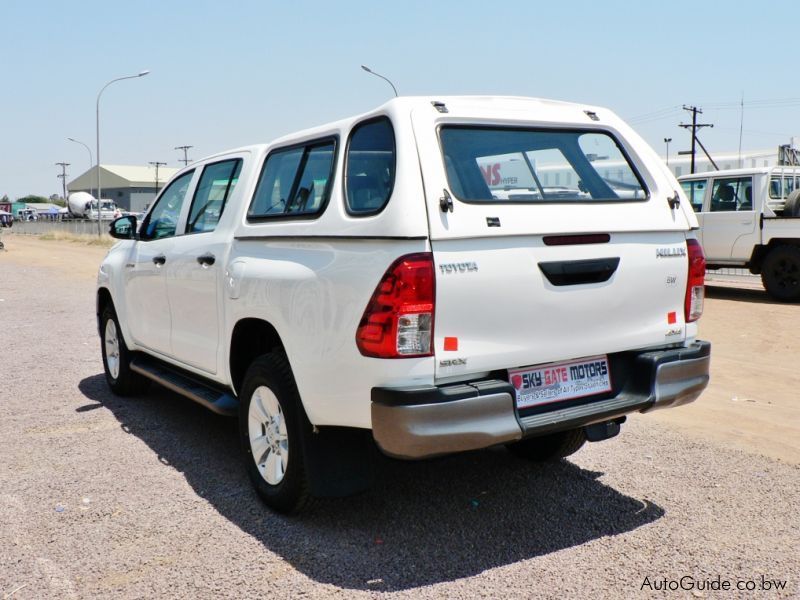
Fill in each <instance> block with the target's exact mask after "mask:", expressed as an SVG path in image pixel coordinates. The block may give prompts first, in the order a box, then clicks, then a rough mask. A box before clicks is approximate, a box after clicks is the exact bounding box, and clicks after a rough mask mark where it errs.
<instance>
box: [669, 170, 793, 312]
mask: <svg viewBox="0 0 800 600" xmlns="http://www.w3.org/2000/svg"><path fill="white" fill-rule="evenodd" d="M680 183H681V187H682V188H683V191H684V192H685V194H686V196H687V197H688V198H689V201H690V202H691V204H692V206H693V207H694V210H695V212H696V213H697V219H698V222H699V223H700V226H701V232H700V238H701V240H702V243H703V248H704V249H705V254H706V261H707V265H706V266H707V268H708V269H720V268H723V267H741V268H746V269H749V270H750V272H751V273H754V274H761V280H762V282H763V284H764V288H765V289H766V290H767V292H768V293H769V294H770V295H771V296H772V297H774V298H776V299H778V300H782V301H785V302H800V167H772V168H768V167H764V168H754V169H732V170H725V171H709V172H706V173H695V174H694V175H685V176H683V177H681V178H680Z"/></svg>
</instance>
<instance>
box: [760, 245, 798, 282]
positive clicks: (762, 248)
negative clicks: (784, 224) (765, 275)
mask: <svg viewBox="0 0 800 600" xmlns="http://www.w3.org/2000/svg"><path fill="white" fill-rule="evenodd" d="M779 246H800V238H772V239H771V240H770V241H769V243H767V244H759V245H758V246H755V247H754V248H753V253H752V254H751V255H750V261H749V262H748V268H749V269H750V272H751V273H753V274H754V275H759V274H760V273H761V266H762V265H763V264H764V259H765V258H766V257H767V254H769V253H770V252H771V251H772V250H773V249H775V248H778V247H779Z"/></svg>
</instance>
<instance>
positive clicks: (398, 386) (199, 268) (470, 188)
mask: <svg viewBox="0 0 800 600" xmlns="http://www.w3.org/2000/svg"><path fill="white" fill-rule="evenodd" d="M514 161H517V162H519V163H520V164H523V165H525V171H524V172H525V173H527V175H526V176H525V177H523V179H526V181H517V183H516V185H518V186H519V188H520V190H521V191H520V193H519V194H515V193H514V190H513V189H510V190H509V189H505V190H504V192H506V193H504V194H499V193H497V191H493V189H492V188H491V186H490V178H492V177H494V176H496V175H498V174H499V175H500V176H502V173H500V172H499V171H500V170H502V169H501V167H497V168H495V167H491V169H488V168H487V165H492V164H508V163H511V162H514ZM490 171H491V172H490ZM521 173H522V170H520V169H518V170H517V174H518V175H519V176H520V177H521V175H520V174H521ZM545 177H549V178H550V180H549V183H548V182H543V178H545ZM505 179H506V183H507V184H508V186H511V187H512V188H513V187H514V184H513V182H512V178H511V177H505ZM508 186H506V187H508ZM676 190H679V186H678V183H677V181H676V180H675V179H674V177H673V176H672V175H671V174H670V173H669V172H668V171H667V169H666V167H665V166H664V165H663V163H662V162H661V160H660V159H659V158H658V156H657V155H656V154H655V153H654V152H653V150H652V149H651V148H649V147H648V146H647V145H646V144H645V143H644V142H643V140H642V139H641V138H640V137H639V136H638V135H637V134H636V133H635V132H634V131H633V130H631V129H630V128H629V127H628V126H627V125H626V124H625V123H623V122H622V121H621V120H620V119H619V118H618V117H616V116H615V115H614V114H613V113H612V112H611V111H609V110H606V109H603V108H598V107H592V106H585V105H576V104H567V103H561V102H553V101H546V100H536V99H526V98H497V97H491V98H477V97H447V98H424V97H420V98H398V99H393V100H391V101H390V102H387V103H386V104H384V105H383V106H381V107H379V108H377V109H375V110H374V111H371V112H370V113H367V114H364V115H360V116H357V117H353V118H349V119H345V120H342V121H338V122H335V123H331V124H328V125H324V126H321V127H317V128H315V129H310V130H306V131H302V132H300V133H297V134H293V135H290V136H287V137H284V138H281V139H279V140H277V141H275V142H272V143H270V144H264V145H257V146H250V147H247V148H241V149H238V150H232V151H230V152H225V153H221V154H217V155H215V156H212V157H209V158H206V159H204V160H201V161H199V162H197V163H194V164H192V165H189V166H188V167H186V168H184V169H183V170H182V171H180V172H179V173H177V174H176V175H175V177H173V179H172V180H171V182H170V183H169V184H168V185H167V186H166V187H165V188H164V189H163V190H162V192H161V193H160V194H159V196H158V198H157V199H156V201H155V202H154V204H153V206H152V207H151V208H150V210H149V212H148V213H147V215H146V216H145V217H144V219H143V221H142V222H141V224H139V223H137V220H136V218H135V217H133V216H125V217H122V218H120V219H117V220H116V221H114V222H113V223H112V225H111V228H110V230H111V235H112V236H114V237H116V238H118V239H120V240H123V241H121V242H119V243H117V244H116V245H115V246H114V247H113V248H112V249H111V251H110V252H109V254H108V256H107V258H106V259H105V260H104V262H103V263H102V265H101V267H100V272H99V276H98V290H97V316H98V324H99V332H100V336H101V341H102V343H101V347H102V353H103V363H104V367H105V374H106V379H107V381H108V383H109V385H110V387H111V389H112V390H113V391H114V392H115V393H117V394H121V395H127V394H134V393H139V392H141V391H142V390H143V388H144V385H145V384H146V383H147V382H148V381H150V380H154V381H156V382H159V383H161V384H162V385H165V386H167V387H168V388H171V389H173V390H175V391H176V392H179V393H181V394H184V395H186V396H188V397H189V398H192V399H193V400H195V401H197V402H200V403H202V404H203V405H205V406H207V407H208V408H210V409H211V410H214V411H216V412H219V413H222V414H229V415H238V419H239V427H240V435H241V441H242V447H243V449H244V456H245V462H246V466H247V470H248V473H249V475H250V477H251V480H252V482H253V484H254V485H255V488H256V490H257V491H258V493H259V494H260V496H261V497H262V498H263V499H264V500H265V502H266V503H267V504H268V505H269V506H271V507H273V508H274V509H276V510H280V511H286V512H292V511H298V510H300V509H301V508H302V507H303V506H304V505H305V503H306V501H307V500H308V499H309V498H310V497H314V496H324V495H343V494H348V493H353V492H355V491H358V490H361V489H364V488H365V487H366V486H367V485H369V481H370V473H371V472H370V469H371V462H370V457H371V456H372V452H373V449H374V448H375V444H376V443H377V446H378V447H379V448H380V449H381V450H382V451H383V452H384V453H385V454H387V455H389V456H392V457H397V458H406V459H419V458H424V457H429V456H436V455H441V454H447V453H453V452H460V451H466V450H474V449H479V448H485V447H489V446H493V445H498V444H506V445H507V446H508V447H509V449H510V450H511V451H513V452H514V453H516V454H518V455H520V456H523V457H527V458H529V459H534V460H541V459H548V458H558V457H563V456H566V455H568V454H571V453H572V452H575V451H576V450H577V449H578V448H580V447H581V445H582V444H583V443H584V442H585V441H586V440H589V441H599V440H603V439H607V438H610V437H613V436H614V435H616V434H617V433H618V432H619V430H620V424H621V423H622V422H624V420H625V418H626V415H627V414H629V413H635V412H648V411H650V410H654V409H657V408H663V407H670V406H677V405H680V404H684V403H687V402H691V401H693V400H695V399H696V398H697V397H698V396H699V395H700V393H701V392H702V390H703V389H704V388H705V387H706V385H707V383H708V373H709V361H710V344H708V343H707V342H703V341H699V340H697V339H696V336H697V319H698V318H699V317H700V315H701V313H702V308H703V278H704V274H705V263H704V258H703V253H702V249H701V246H700V244H699V243H698V241H697V239H696V235H695V234H696V230H697V221H696V219H695V216H694V213H693V211H692V209H691V207H690V206H689V205H688V204H687V203H686V201H685V199H683V200H682V199H681V196H680V194H679V193H678V192H677V191H676Z"/></svg>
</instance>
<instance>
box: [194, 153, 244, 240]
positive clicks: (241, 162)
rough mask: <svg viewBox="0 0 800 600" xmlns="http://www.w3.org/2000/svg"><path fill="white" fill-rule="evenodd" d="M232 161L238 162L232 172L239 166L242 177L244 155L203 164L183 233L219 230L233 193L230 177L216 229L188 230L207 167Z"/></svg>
mask: <svg viewBox="0 0 800 600" xmlns="http://www.w3.org/2000/svg"><path fill="white" fill-rule="evenodd" d="M231 161H233V162H238V166H237V167H234V168H233V171H232V172H231V175H232V174H233V173H235V172H236V169H237V168H238V169H239V177H241V174H242V167H243V166H244V159H243V158H242V157H240V156H236V157H231V158H221V159H220V160H215V161H213V162H209V163H205V164H203V165H201V166H202V167H203V170H202V171H200V177H199V179H198V180H197V185H196V186H195V188H194V193H193V194H192V201H191V202H190V203H189V212H187V213H186V223H184V225H183V233H182V234H181V235H197V234H199V233H214V232H215V231H216V230H217V226H218V225H219V221H221V220H222V215H223V214H224V212H225V206H226V205H227V204H228V198H229V197H230V194H231V180H230V179H229V180H228V187H227V189H226V191H225V198H224V199H223V201H222V206H221V207H220V209H219V221H217V224H216V225H214V229H211V230H209V231H188V229H189V225H190V223H189V218H190V217H191V216H192V207H194V202H195V200H196V199H197V193H198V192H199V191H200V182H201V181H202V180H203V175H204V174H205V172H206V169H207V168H208V167H213V166H214V165H218V164H221V163H225V162H231ZM196 169H197V167H195V170H196ZM237 183H238V181H237Z"/></svg>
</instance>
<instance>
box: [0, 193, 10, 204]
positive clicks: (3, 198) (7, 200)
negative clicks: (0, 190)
mask: <svg viewBox="0 0 800 600" xmlns="http://www.w3.org/2000/svg"><path fill="white" fill-rule="evenodd" d="M0 202H3V203H7V202H11V200H9V199H8V194H3V197H2V198H0Z"/></svg>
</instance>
